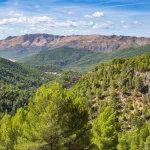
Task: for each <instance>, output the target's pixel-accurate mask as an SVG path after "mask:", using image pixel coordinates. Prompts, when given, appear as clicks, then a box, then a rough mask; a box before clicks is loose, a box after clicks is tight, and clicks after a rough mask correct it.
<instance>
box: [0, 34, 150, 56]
mask: <svg viewBox="0 0 150 150" xmlns="http://www.w3.org/2000/svg"><path fill="white" fill-rule="evenodd" d="M147 44H150V38H144V37H141V38H138V37H131V36H115V35H112V36H104V35H76V36H75V35H72V36H54V35H48V34H30V35H23V36H17V37H8V38H6V39H5V40H1V41H0V56H1V57H4V58H11V59H18V58H23V57H27V56H31V55H33V54H36V53H37V52H39V51H43V50H45V49H46V50H50V49H54V48H59V47H64V46H67V47H71V48H75V49H89V50H91V51H95V52H106V53H108V52H112V51H116V50H121V49H125V48H130V47H139V46H143V45H147Z"/></svg>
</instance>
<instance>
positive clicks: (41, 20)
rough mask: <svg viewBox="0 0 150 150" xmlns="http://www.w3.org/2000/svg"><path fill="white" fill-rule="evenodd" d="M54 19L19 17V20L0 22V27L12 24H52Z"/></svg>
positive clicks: (5, 19) (12, 19)
mask: <svg viewBox="0 0 150 150" xmlns="http://www.w3.org/2000/svg"><path fill="white" fill-rule="evenodd" d="M53 20H54V18H52V17H47V16H42V17H25V16H24V17H19V18H8V19H7V18H4V19H1V20H0V25H8V24H12V23H31V24H36V23H49V22H52V21H53Z"/></svg>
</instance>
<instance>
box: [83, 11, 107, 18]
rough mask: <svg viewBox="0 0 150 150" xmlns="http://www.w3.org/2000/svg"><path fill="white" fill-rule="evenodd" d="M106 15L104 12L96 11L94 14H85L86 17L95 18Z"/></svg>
mask: <svg viewBox="0 0 150 150" xmlns="http://www.w3.org/2000/svg"><path fill="white" fill-rule="evenodd" d="M103 16H104V12H99V11H96V12H95V13H93V14H92V15H88V14H86V15H84V17H85V18H94V17H103Z"/></svg>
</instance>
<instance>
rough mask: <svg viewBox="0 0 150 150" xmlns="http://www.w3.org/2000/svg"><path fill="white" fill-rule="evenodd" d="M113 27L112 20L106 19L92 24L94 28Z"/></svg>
mask: <svg viewBox="0 0 150 150" xmlns="http://www.w3.org/2000/svg"><path fill="white" fill-rule="evenodd" d="M113 27H114V24H113V22H111V21H106V22H100V23H97V24H95V25H94V26H93V28H94V29H98V28H100V29H111V28H113Z"/></svg>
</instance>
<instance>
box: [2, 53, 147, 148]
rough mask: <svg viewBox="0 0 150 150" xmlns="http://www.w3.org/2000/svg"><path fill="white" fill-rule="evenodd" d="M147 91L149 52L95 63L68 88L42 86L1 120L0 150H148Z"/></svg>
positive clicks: (55, 85)
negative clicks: (21, 106) (25, 102)
mask: <svg viewBox="0 0 150 150" xmlns="http://www.w3.org/2000/svg"><path fill="white" fill-rule="evenodd" d="M149 89H150V54H146V55H143V56H139V57H135V58H128V59H114V60H112V61H110V62H106V63H100V64H99V65H98V66H96V67H95V68H94V69H93V71H91V72H89V73H88V74H86V75H84V76H83V77H82V78H81V79H80V80H79V82H78V83H77V84H76V85H75V86H74V87H73V88H71V89H66V88H64V87H62V85H60V84H58V83H53V84H52V83H48V84H45V85H43V86H42V87H41V88H39V89H38V90H37V92H36V95H35V96H34V98H31V99H30V101H29V104H28V107H26V108H25V109H23V108H19V109H18V110H17V113H16V114H15V115H13V116H11V115H8V114H5V115H4V116H3V117H2V119H1V120H0V149H2V150H58V149H60V150H116V149H118V150H149V149H150V121H149V120H150V91H149ZM6 130H7V132H6Z"/></svg>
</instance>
